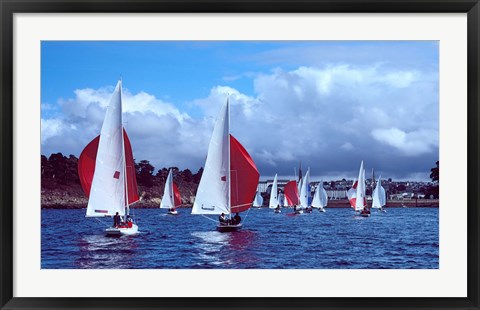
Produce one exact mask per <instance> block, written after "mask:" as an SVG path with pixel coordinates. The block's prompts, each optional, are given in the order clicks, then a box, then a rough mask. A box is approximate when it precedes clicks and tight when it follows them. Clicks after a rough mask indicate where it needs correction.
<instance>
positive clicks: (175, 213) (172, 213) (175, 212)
mask: <svg viewBox="0 0 480 310" xmlns="http://www.w3.org/2000/svg"><path fill="white" fill-rule="evenodd" d="M167 214H169V215H178V211H168V213H167Z"/></svg>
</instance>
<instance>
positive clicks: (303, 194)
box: [295, 168, 310, 213]
mask: <svg viewBox="0 0 480 310" xmlns="http://www.w3.org/2000/svg"><path fill="white" fill-rule="evenodd" d="M309 183H310V168H308V169H307V173H305V177H304V178H303V179H302V188H301V190H300V206H299V207H297V208H296V210H295V213H303V212H304V211H305V210H307V208H308V198H309V196H310V191H309V189H308V186H309Z"/></svg>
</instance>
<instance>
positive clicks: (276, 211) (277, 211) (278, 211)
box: [273, 210, 282, 213]
mask: <svg viewBox="0 0 480 310" xmlns="http://www.w3.org/2000/svg"><path fill="white" fill-rule="evenodd" d="M273 212H274V213H282V211H280V210H275V211H273Z"/></svg>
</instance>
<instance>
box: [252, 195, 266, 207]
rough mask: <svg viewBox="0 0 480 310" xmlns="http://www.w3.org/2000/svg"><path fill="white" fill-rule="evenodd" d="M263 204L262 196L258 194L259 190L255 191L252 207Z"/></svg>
mask: <svg viewBox="0 0 480 310" xmlns="http://www.w3.org/2000/svg"><path fill="white" fill-rule="evenodd" d="M262 206H263V197H262V195H260V192H259V191H257V193H256V194H255V199H254V200H253V205H252V208H261V207H262Z"/></svg>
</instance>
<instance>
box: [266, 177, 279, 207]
mask: <svg viewBox="0 0 480 310" xmlns="http://www.w3.org/2000/svg"><path fill="white" fill-rule="evenodd" d="M268 207H269V208H270V209H275V213H280V212H281V211H280V207H279V204H278V184H277V175H276V174H275V177H274V178H273V184H272V190H271V191H270V200H269V202H268Z"/></svg>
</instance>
